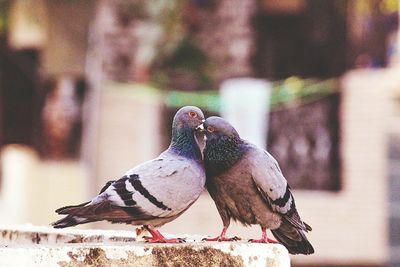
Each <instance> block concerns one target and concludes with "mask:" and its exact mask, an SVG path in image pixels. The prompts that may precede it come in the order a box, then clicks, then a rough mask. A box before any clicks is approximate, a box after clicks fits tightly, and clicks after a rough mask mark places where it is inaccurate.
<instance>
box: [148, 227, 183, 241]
mask: <svg viewBox="0 0 400 267" xmlns="http://www.w3.org/2000/svg"><path fill="white" fill-rule="evenodd" d="M146 228H147V230H148V231H149V232H150V234H151V237H150V236H145V237H143V238H144V240H146V242H149V243H183V242H185V240H184V239H182V238H165V237H164V236H163V235H162V234H161V233H160V232H159V231H158V230H154V229H152V228H151V227H150V226H147V227H146Z"/></svg>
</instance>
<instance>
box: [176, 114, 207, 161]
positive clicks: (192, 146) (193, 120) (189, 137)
mask: <svg viewBox="0 0 400 267" xmlns="http://www.w3.org/2000/svg"><path fill="white" fill-rule="evenodd" d="M203 122H204V114H203V112H202V111H201V110H200V109H199V108H198V107H193V106H186V107H183V108H181V109H179V110H178V112H176V114H175V117H174V120H173V122H172V139H171V145H170V149H171V151H173V152H174V153H176V154H179V155H182V156H184V157H187V158H191V159H196V160H199V161H201V158H202V156H201V152H200V148H199V145H198V144H197V141H196V138H195V130H197V129H200V127H199V126H200V125H201V124H202V123H203Z"/></svg>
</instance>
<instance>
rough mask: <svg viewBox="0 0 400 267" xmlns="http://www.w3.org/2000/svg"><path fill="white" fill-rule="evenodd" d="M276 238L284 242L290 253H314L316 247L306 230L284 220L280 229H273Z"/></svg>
mask: <svg viewBox="0 0 400 267" xmlns="http://www.w3.org/2000/svg"><path fill="white" fill-rule="evenodd" d="M271 232H272V234H273V235H274V236H275V238H276V239H277V240H278V241H279V242H280V243H281V244H283V245H284V246H285V247H286V248H287V250H288V251H289V253H290V254H305V255H308V254H313V253H314V248H313V246H312V245H311V243H310V242H309V241H308V239H307V237H306V236H305V234H304V231H303V230H301V229H299V228H296V227H294V226H293V225H292V224H291V223H290V222H288V221H286V220H283V221H282V224H281V226H280V227H279V228H278V229H275V230H271Z"/></svg>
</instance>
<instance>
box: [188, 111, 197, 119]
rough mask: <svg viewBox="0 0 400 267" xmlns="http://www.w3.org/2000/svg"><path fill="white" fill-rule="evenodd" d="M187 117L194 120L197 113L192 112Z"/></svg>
mask: <svg viewBox="0 0 400 267" xmlns="http://www.w3.org/2000/svg"><path fill="white" fill-rule="evenodd" d="M189 116H190V117H192V118H196V117H197V113H196V112H194V111H190V112H189Z"/></svg>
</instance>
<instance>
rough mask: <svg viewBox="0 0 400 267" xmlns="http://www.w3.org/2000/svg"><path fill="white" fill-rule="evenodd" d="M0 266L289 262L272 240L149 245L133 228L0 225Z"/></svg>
mask: <svg viewBox="0 0 400 267" xmlns="http://www.w3.org/2000/svg"><path fill="white" fill-rule="evenodd" d="M0 232H1V236H0V266H271V267H274V266H276V267H278V266H279V267H281V266H282V267H286V266H290V258H289V255H288V252H287V250H286V249H285V248H284V247H283V246H282V245H278V244H251V243H248V242H246V241H241V242H202V241H201V239H202V238H203V237H201V236H185V238H186V243H181V244H149V243H146V242H144V241H141V238H140V237H138V239H140V241H135V237H134V236H135V234H134V232H133V231H132V232H129V231H103V230H76V229H64V230H55V229H51V228H47V227H35V226H30V225H27V226H19V227H4V226H3V227H1V226H0Z"/></svg>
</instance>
